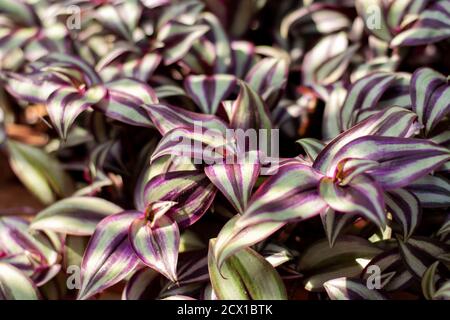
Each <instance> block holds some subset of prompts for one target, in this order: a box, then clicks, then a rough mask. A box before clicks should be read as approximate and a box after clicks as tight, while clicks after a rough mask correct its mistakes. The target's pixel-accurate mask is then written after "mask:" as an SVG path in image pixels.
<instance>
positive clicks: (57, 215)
mask: <svg viewBox="0 0 450 320" xmlns="http://www.w3.org/2000/svg"><path fill="white" fill-rule="evenodd" d="M121 211H123V209H122V208H120V207H119V206H117V205H115V204H113V203H111V202H109V201H106V200H104V199H101V198H95V197H73V198H67V199H63V200H61V201H58V202H56V203H54V204H53V205H51V206H49V207H47V208H46V209H44V210H42V211H41V212H39V213H38V214H37V216H36V217H35V218H34V219H33V221H32V223H31V225H30V227H31V228H32V229H35V230H52V231H55V232H61V233H65V234H70V235H78V236H89V235H92V234H93V233H94V230H95V227H96V225H97V224H98V223H99V222H100V221H101V220H102V219H104V218H106V217H107V216H109V215H112V214H116V213H119V212H121Z"/></svg>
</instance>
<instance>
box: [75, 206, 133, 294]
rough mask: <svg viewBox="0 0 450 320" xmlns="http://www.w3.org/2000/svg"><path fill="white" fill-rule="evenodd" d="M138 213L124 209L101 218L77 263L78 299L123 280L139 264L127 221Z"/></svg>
mask: <svg viewBox="0 0 450 320" xmlns="http://www.w3.org/2000/svg"><path fill="white" fill-rule="evenodd" d="M140 215H141V213H139V212H135V211H125V212H123V213H120V214H116V215H112V216H109V217H107V218H105V219H103V220H102V221H101V222H100V223H99V224H98V225H97V228H96V230H95V232H94V234H93V236H92V238H91V239H90V241H89V244H88V247H87V249H86V252H85V253H84V257H83V262H82V264H81V276H82V283H81V289H80V291H79V292H78V299H82V300H84V299H88V298H90V297H92V296H93V295H95V294H97V293H99V292H101V291H103V290H105V289H106V288H109V287H111V286H112V285H114V284H116V283H118V282H119V281H121V280H122V279H124V278H125V277H126V276H127V275H128V274H129V273H130V272H131V271H133V270H134V269H135V268H136V267H137V266H138V264H139V261H140V260H139V258H138V257H137V256H136V255H135V254H134V252H133V249H132V247H131V244H130V241H129V238H128V229H129V227H130V224H131V223H132V222H133V221H134V220H135V219H136V218H138V217H139V216H140Z"/></svg>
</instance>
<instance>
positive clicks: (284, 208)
mask: <svg viewBox="0 0 450 320" xmlns="http://www.w3.org/2000/svg"><path fill="white" fill-rule="evenodd" d="M320 178H321V175H320V173H318V172H316V171H315V170H314V169H312V168H310V167H308V166H306V165H302V164H292V165H286V166H283V167H281V168H280V169H279V170H278V174H276V175H273V176H271V177H270V178H269V179H267V180H266V181H265V182H264V183H263V184H262V185H261V186H260V187H259V188H258V190H257V191H256V192H255V193H254V194H253V196H252V198H251V200H250V203H249V205H248V207H247V210H246V211H245V213H244V215H243V216H242V218H241V219H239V221H238V224H239V226H240V227H244V226H250V225H256V224H259V223H263V222H289V221H294V220H304V219H307V218H311V217H313V216H315V215H317V214H319V213H320V212H321V211H323V210H325V209H326V207H327V204H326V202H325V201H323V200H322V199H321V197H320V195H319V192H318V189H317V186H318V184H319V180H320Z"/></svg>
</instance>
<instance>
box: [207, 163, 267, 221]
mask: <svg viewBox="0 0 450 320" xmlns="http://www.w3.org/2000/svg"><path fill="white" fill-rule="evenodd" d="M259 172H260V165H259V164H258V163H242V164H214V165H211V166H207V167H206V168H205V174H206V175H207V176H208V178H209V180H211V182H212V183H213V184H214V185H215V186H216V187H217V188H218V189H219V190H220V191H221V192H222V193H223V195H224V196H225V197H226V198H227V199H228V201H230V203H231V204H233V206H234V207H235V209H236V210H237V212H238V213H240V214H243V213H244V211H245V209H246V208H247V203H248V200H249V199H250V196H251V192H252V189H253V186H254V185H255V182H256V179H258V176H259Z"/></svg>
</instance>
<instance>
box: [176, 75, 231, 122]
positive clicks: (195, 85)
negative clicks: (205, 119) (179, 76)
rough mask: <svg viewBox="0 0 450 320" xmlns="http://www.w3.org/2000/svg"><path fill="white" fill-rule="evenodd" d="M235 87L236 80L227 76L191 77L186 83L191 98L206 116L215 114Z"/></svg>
mask: <svg viewBox="0 0 450 320" xmlns="http://www.w3.org/2000/svg"><path fill="white" fill-rule="evenodd" d="M235 85H236V78H235V77H234V76H231V75H226V74H215V75H212V76H205V75H191V76H189V77H187V78H186V79H185V81H184V87H185V88H186V91H187V92H188V94H189V96H190V97H191V98H192V99H193V100H194V101H195V103H196V104H197V105H198V106H199V107H200V109H201V110H202V112H203V113H206V114H215V113H216V112H217V108H218V107H219V104H220V103H221V102H222V101H223V100H224V99H226V98H227V97H228V95H229V94H230V93H231V92H232V90H233V89H234V87H235Z"/></svg>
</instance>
